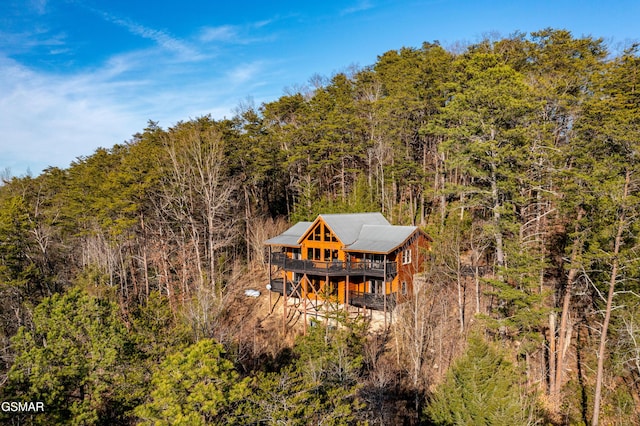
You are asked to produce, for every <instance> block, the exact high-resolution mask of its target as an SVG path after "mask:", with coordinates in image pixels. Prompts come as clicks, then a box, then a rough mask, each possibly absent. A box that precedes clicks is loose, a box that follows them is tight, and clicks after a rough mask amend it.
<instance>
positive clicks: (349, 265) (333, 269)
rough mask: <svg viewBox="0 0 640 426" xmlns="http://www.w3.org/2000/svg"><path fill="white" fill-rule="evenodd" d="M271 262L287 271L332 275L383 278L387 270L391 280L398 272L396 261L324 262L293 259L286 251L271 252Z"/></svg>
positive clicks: (388, 277)
mask: <svg viewBox="0 0 640 426" xmlns="http://www.w3.org/2000/svg"><path fill="white" fill-rule="evenodd" d="M271 264H272V265H274V266H277V267H279V268H282V269H284V270H286V271H293V272H298V273H303V274H311V275H321V276H325V275H328V276H332V277H333V276H344V275H367V276H370V277H380V278H383V277H384V275H385V272H386V275H387V276H386V278H387V279H389V280H391V279H393V278H394V277H395V276H396V275H397V274H398V271H397V266H396V263H395V262H386V268H385V262H376V261H370V260H362V261H359V262H346V261H342V260H333V261H330V262H323V261H317V260H306V259H291V258H289V257H287V256H286V255H285V254H284V253H271Z"/></svg>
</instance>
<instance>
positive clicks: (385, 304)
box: [382, 254, 387, 330]
mask: <svg viewBox="0 0 640 426" xmlns="http://www.w3.org/2000/svg"><path fill="white" fill-rule="evenodd" d="M382 295H383V296H382V297H383V298H384V329H385V330H386V329H387V255H386V254H385V255H384V265H383V278H382Z"/></svg>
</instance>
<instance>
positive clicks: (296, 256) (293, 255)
mask: <svg viewBox="0 0 640 426" xmlns="http://www.w3.org/2000/svg"><path fill="white" fill-rule="evenodd" d="M291 258H292V259H302V253H301V252H300V249H299V248H294V249H293V250H291Z"/></svg>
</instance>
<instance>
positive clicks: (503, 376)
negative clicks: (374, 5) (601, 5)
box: [0, 29, 640, 424]
mask: <svg viewBox="0 0 640 426" xmlns="http://www.w3.org/2000/svg"><path fill="white" fill-rule="evenodd" d="M14 142H15V143H19V141H14ZM639 148H640V57H639V56H638V46H636V45H633V46H630V47H629V49H627V50H625V51H624V52H623V53H621V54H618V55H613V54H612V53H611V52H610V51H609V50H608V47H607V46H606V45H605V43H604V42H603V40H602V39H595V38H592V37H581V38H577V37H574V36H573V35H572V34H571V33H569V32H567V31H564V30H553V29H547V30H543V31H539V32H536V33H531V34H515V35H513V36H510V37H506V38H502V39H496V40H484V41H482V42H480V43H478V44H474V45H470V46H468V47H466V48H465V49H464V50H463V51H459V52H451V51H448V50H446V49H444V48H443V47H442V46H440V45H439V44H437V43H425V44H423V45H422V46H421V47H419V48H402V49H400V50H393V51H389V52H386V53H384V54H382V55H381V56H379V57H378V60H377V61H376V63H375V64H373V65H371V66H368V67H364V68H362V69H357V70H352V71H350V72H348V73H337V74H335V75H333V76H332V77H330V78H322V77H314V78H313V79H312V80H311V81H310V83H309V86H308V87H305V88H303V89H300V90H298V91H291V92H290V93H287V94H286V95H284V96H282V97H280V98H279V99H277V100H276V101H273V102H269V103H265V104H263V105H260V106H254V105H241V106H240V107H239V108H238V111H237V113H236V115H235V116H234V117H232V118H230V119H223V120H214V119H212V118H211V117H201V118H197V119H193V120H189V121H186V122H180V123H177V124H176V125H175V126H173V127H171V128H168V129H163V128H161V127H160V126H159V125H158V123H155V122H152V121H150V122H149V124H148V127H147V128H145V129H144V130H143V131H141V132H140V133H139V134H136V135H134V136H133V137H132V139H131V140H130V141H128V142H126V143H124V144H118V145H114V146H113V147H111V148H108V149H99V150H97V151H96V152H95V153H93V154H92V155H90V156H87V157H83V158H78V159H77V160H76V161H75V162H74V163H72V164H71V166H70V167H69V168H67V169H59V168H50V169H47V170H45V171H44V172H43V173H42V174H41V175H40V176H37V177H20V178H7V179H5V181H4V184H3V186H1V187H0V338H1V339H2V341H3V343H4V344H3V347H2V348H3V349H2V365H1V371H2V380H0V384H2V398H3V399H4V400H7V401H9V400H37V401H44V402H45V404H46V406H47V407H48V409H47V410H46V412H45V413H44V414H37V415H33V414H29V415H23V417H20V418H19V420H20V421H26V422H33V423H42V424H50V423H52V422H74V423H77V424H85V423H86V424H88V423H95V424H100V423H105V424H110V423H113V422H119V423H136V422H139V421H141V422H154V421H166V422H168V423H171V424H174V423H175V424H178V423H179V422H180V421H182V422H184V424H196V423H198V422H220V423H225V424H226V423H231V422H232V421H237V423H239V424H247V423H255V424H275V423H277V422H279V421H283V422H289V423H287V424H296V422H300V423H301V424H307V423H314V422H320V421H321V420H322V421H325V422H327V423H330V424H340V423H356V422H364V421H369V422H370V423H372V424H389V423H390V422H396V421H400V420H399V419H404V421H411V422H427V423H428V422H433V423H436V424H456V423H461V422H462V423H465V422H466V423H473V424H480V423H482V422H485V423H487V424H513V422H519V423H522V424H525V423H532V424H535V423H543V422H551V423H557V424H563V423H580V422H583V423H593V424H597V422H598V420H599V419H601V421H603V422H619V423H620V424H629V423H633V422H639V416H640V414H639V412H640V408H639V407H640V399H639V398H638V395H639V394H640V283H639V281H638V278H640V269H639V266H640V265H639V260H640V253H639V251H638V248H639V247H638V238H639V235H640V229H638V228H639V226H640V222H638V215H639V214H640V202H639V200H638V195H639V190H640V151H639ZM357 211H381V212H383V213H384V214H385V216H386V217H387V218H388V219H389V220H390V221H391V222H393V223H396V224H416V225H419V226H422V227H424V228H425V229H426V230H427V232H428V233H429V234H430V235H431V236H432V237H433V238H434V244H433V252H432V253H431V254H430V258H431V261H430V265H429V268H428V270H427V271H426V272H425V274H424V275H423V277H422V280H423V281H424V285H418V286H416V294H415V298H414V301H413V302H411V303H410V304H407V305H406V306H403V307H399V308H398V312H397V313H396V319H395V321H394V325H393V326H392V327H391V329H390V330H389V331H388V332H385V333H382V334H377V335H375V336H374V335H372V334H370V333H369V334H368V333H366V331H364V329H363V327H362V326H361V324H359V323H356V324H350V325H349V327H348V329H350V330H351V331H350V332H347V331H345V330H344V329H339V330H336V329H332V328H328V329H324V328H321V327H320V328H318V329H316V330H314V331H313V332H312V333H311V335H310V336H307V337H305V338H300V339H299V340H297V341H296V343H295V345H293V346H291V347H290V346H288V345H286V344H284V343H283V342H285V340H283V339H280V337H283V336H280V337H278V338H276V335H275V334H274V335H272V339H273V340H279V342H277V343H276V342H272V343H271V345H270V346H269V344H266V346H265V348H262V349H260V348H257V347H256V344H255V341H256V340H255V336H254V337H253V340H251V339H252V338H251V337H250V336H249V337H247V336H245V335H244V334H243V333H241V332H239V331H238V330H242V329H243V328H242V324H243V323H246V322H247V321H248V318H249V317H250V316H251V315H248V316H245V317H244V318H241V319H238V318H235V319H234V309H236V307H237V301H236V305H234V304H233V303H232V302H233V297H234V296H233V295H234V294H235V293H234V292H235V291H236V290H237V289H238V288H241V287H242V286H243V285H245V284H246V283H247V282H250V281H251V282H253V281H252V280H254V281H256V282H260V280H261V277H264V271H265V270H266V266H265V265H264V251H263V246H262V241H264V240H265V239H266V238H268V237H270V236H273V235H275V234H276V233H277V232H279V231H281V230H282V229H284V228H286V226H287V222H295V221H297V220H308V219H313V218H314V217H315V216H316V215H317V214H318V213H329V212H357ZM256 277H258V278H257V280H256ZM247 303H248V302H247ZM240 305H241V304H240ZM231 306H235V307H234V308H231ZM253 319H254V320H256V319H255V318H253ZM274 330H275V331H274V333H281V331H278V330H279V328H276V329H274ZM317 330H321V331H317ZM250 342H253V343H250ZM171 372H174V373H175V374H172V373H171ZM498 379H499V380H498ZM487 395H490V397H489V398H487ZM483 398H484V399H483ZM3 415H5V416H6V417H7V419H13V420H14V421H17V420H16V419H18V417H16V415H14V414H8V413H4V414H3Z"/></svg>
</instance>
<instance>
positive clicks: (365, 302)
mask: <svg viewBox="0 0 640 426" xmlns="http://www.w3.org/2000/svg"><path fill="white" fill-rule="evenodd" d="M286 288H287V296H288V297H297V298H301V297H302V296H301V294H302V293H301V290H300V285H297V286H296V285H295V284H293V283H292V282H290V281H287V286H286ZM283 289H284V285H283V281H282V279H273V280H271V282H270V287H269V290H271V291H272V292H274V293H279V294H283ZM307 297H310V294H307ZM386 299H387V300H386V306H387V310H391V309H393V308H394V307H395V306H396V303H397V302H398V294H397V293H389V294H387V297H386ZM349 305H352V306H357V307H360V308H368V309H375V310H378V311H383V310H384V308H385V297H384V295H382V294H377V293H366V292H364V293H363V292H360V291H350V292H349Z"/></svg>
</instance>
